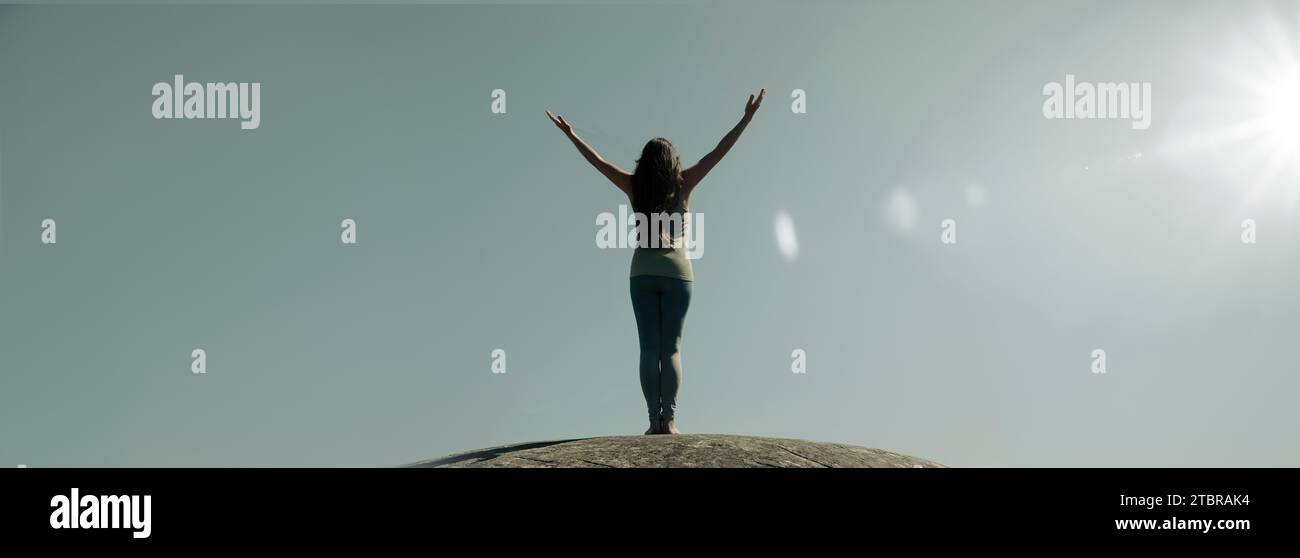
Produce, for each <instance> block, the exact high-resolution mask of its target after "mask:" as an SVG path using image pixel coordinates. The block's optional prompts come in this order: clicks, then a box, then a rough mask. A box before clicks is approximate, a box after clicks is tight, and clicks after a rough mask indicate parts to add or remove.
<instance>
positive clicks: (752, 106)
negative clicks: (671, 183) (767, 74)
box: [682, 89, 767, 198]
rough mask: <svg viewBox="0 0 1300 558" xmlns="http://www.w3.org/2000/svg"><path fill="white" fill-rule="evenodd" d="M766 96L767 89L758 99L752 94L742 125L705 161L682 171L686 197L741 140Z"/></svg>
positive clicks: (762, 91)
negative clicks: (742, 133) (741, 135)
mask: <svg viewBox="0 0 1300 558" xmlns="http://www.w3.org/2000/svg"><path fill="white" fill-rule="evenodd" d="M766 94H767V89H759V90H758V97H757V98H756V97H754V95H752V94H751V95H750V96H749V101H747V102H746V103H745V116H742V117H741V118H740V123H739V124H736V126H735V127H734V128H732V129H731V131H730V132H727V135H725V136H722V141H719V142H718V146H717V147H714V148H713V151H710V152H709V154H708V155H705V156H704V158H703V159H700V162H698V163H695V164H694V165H693V166H691V168H688V169H686V170H684V171H682V179H683V180H684V181H685V182H686V184H685V186H686V195H687V196H688V198H689V196H690V194H691V191H692V190H694V189H695V186H696V185H698V184H699V183H700V181H701V180H704V176H705V175H707V174H709V171H711V170H713V167H714V165H717V164H718V161H721V160H722V156H723V155H726V154H727V151H729V150H730V149H731V146H733V145H735V144H736V140H738V139H740V133H741V132H743V131H745V126H748V125H749V121H750V120H751V119H753V118H754V113H755V112H758V106H759V105H760V104H762V103H763V96H764V95H766Z"/></svg>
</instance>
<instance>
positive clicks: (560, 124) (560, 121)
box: [546, 95, 753, 135]
mask: <svg viewBox="0 0 1300 558" xmlns="http://www.w3.org/2000/svg"><path fill="white" fill-rule="evenodd" d="M750 98H751V99H752V98H753V96H752V95H751V96H750ZM746 110H748V109H746ZM546 117H547V118H550V119H551V122H554V123H555V126H556V127H557V128H559V129H560V131H562V132H564V133H565V134H566V135H567V134H572V133H573V126H570V125H569V123H568V122H565V121H564V117H563V116H556V115H554V114H551V111H549V110H548V111H546Z"/></svg>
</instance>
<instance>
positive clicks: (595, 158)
mask: <svg viewBox="0 0 1300 558" xmlns="http://www.w3.org/2000/svg"><path fill="white" fill-rule="evenodd" d="M546 117H547V118H550V119H551V122H554V123H555V126H556V127H558V128H559V129H560V131H562V132H564V135H566V136H568V137H569V141H572V142H573V146H574V147H577V148H578V152H579V153H581V154H582V157H583V158H584V159H586V160H587V162H588V163H591V166H593V167H596V170H598V171H600V174H603V175H605V178H608V179H609V181H610V182H613V183H614V185H615V186H617V187H618V189H619V190H622V191H623V193H624V194H627V197H628V199H631V198H632V175H630V174H628V173H627V171H624V170H623V169H620V168H618V167H617V166H615V165H614V164H613V163H611V162H609V161H606V160H605V158H604V157H601V156H600V154H599V153H596V150H595V149H592V148H591V146H590V145H587V142H585V141H582V138H579V137H578V135H577V134H575V133H573V126H570V125H569V123H568V122H566V121H565V120H564V117H563V116H557V115H554V114H551V111H549V110H548V111H546Z"/></svg>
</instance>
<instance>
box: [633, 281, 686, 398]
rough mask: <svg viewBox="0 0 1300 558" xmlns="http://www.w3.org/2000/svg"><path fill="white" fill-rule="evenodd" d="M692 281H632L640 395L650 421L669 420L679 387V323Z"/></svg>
mask: <svg viewBox="0 0 1300 558" xmlns="http://www.w3.org/2000/svg"><path fill="white" fill-rule="evenodd" d="M690 305H691V282H690V281H684V280H682V279H674V278H672V277H660V276H658V275H637V276H635V277H633V278H632V312H633V313H634V314H636V330H637V337H639V338H640V339H641V393H643V394H645V403H646V407H647V408H648V409H649V411H650V420H652V421H654V420H658V419H660V418H663V419H664V420H672V419H673V417H674V416H675V415H676V412H677V389H678V387H680V386H681V385H682V356H681V348H682V324H683V323H684V322H685V321H686V309H687V308H688V307H690Z"/></svg>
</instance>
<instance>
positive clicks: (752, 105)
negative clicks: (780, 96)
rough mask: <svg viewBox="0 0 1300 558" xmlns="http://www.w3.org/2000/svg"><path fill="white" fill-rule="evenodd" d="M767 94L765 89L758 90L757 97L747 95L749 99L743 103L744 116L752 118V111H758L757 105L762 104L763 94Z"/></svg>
mask: <svg viewBox="0 0 1300 558" xmlns="http://www.w3.org/2000/svg"><path fill="white" fill-rule="evenodd" d="M765 94H767V89H766V88H764V89H759V90H758V98H754V95H752V94H751V95H750V96H749V101H748V102H746V103H745V118H753V117H754V113H756V112H758V106H759V105H761V104H763V95H765Z"/></svg>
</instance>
